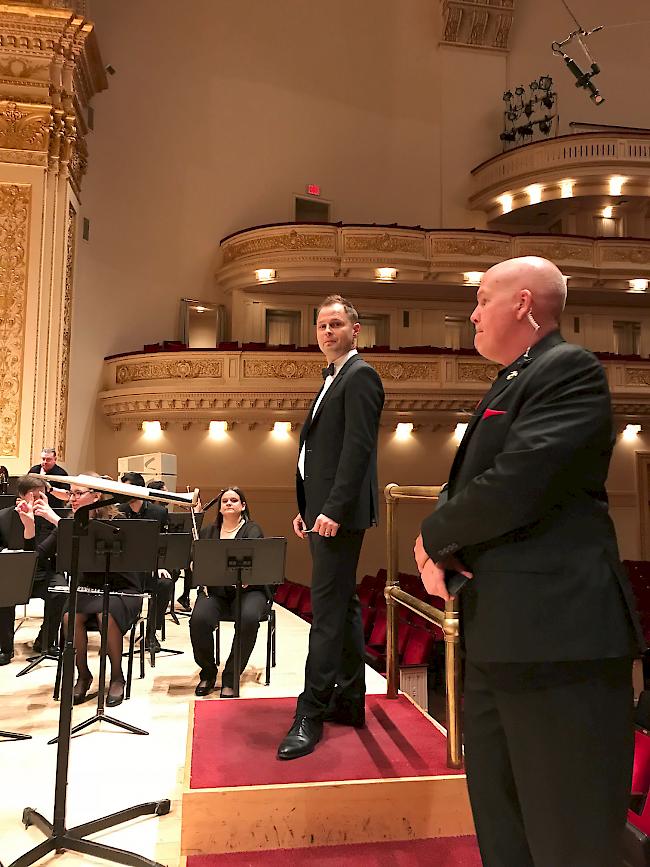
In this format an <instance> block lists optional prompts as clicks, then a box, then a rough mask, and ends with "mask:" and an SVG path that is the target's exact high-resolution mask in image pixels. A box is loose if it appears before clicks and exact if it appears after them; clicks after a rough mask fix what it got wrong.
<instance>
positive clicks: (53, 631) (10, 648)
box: [0, 476, 67, 665]
mask: <svg viewBox="0 0 650 867" xmlns="http://www.w3.org/2000/svg"><path fill="white" fill-rule="evenodd" d="M16 493H17V497H16V506H9V508H7V509H1V510H0V548H11V549H13V550H18V549H21V548H22V549H25V550H28V551H34V550H38V545H39V543H40V542H42V541H43V540H44V539H46V538H47V537H48V536H49V535H50V533H51V531H52V524H54V525H55V526H56V524H58V522H59V517H58V515H57V514H56V513H55V512H54V511H53V510H52V508H51V507H50V505H49V503H48V501H47V495H46V482H45V480H43V479H39V478H36V477H34V476H21V477H20V478H19V479H18V480H17V483H16ZM66 495H67V494H66ZM22 504H28V505H29V508H30V509H31V511H32V513H33V516H34V522H33V523H34V531H33V533H26V532H25V527H24V525H23V522H22V521H21V518H20V509H21V508H22ZM6 577H7V578H9V577H10V576H6ZM2 578H3V579H4V578H5V576H2ZM53 583H55V566H54V558H53V556H52V552H48V553H43V552H40V551H39V558H38V565H37V568H36V575H35V577H34V586H33V589H32V598H35V599H43V600H44V602H45V614H44V618H43V625H42V626H41V629H40V632H39V634H38V636H37V638H36V640H35V641H34V650H35V651H36V652H37V653H40V651H41V650H42V649H44V648H45V647H47V649H48V652H49V653H51V654H55V653H56V652H57V650H58V648H57V633H58V629H59V624H60V622H61V612H62V610H63V601H64V600H63V599H61V598H60V597H59V596H58V595H57V594H50V593H48V589H49V587H51V586H52V584H53ZM15 612H16V609H15V607H14V606H11V607H8V608H0V665H8V664H9V663H10V662H11V659H12V657H13V655H14V619H15ZM48 645H49V646H48Z"/></svg>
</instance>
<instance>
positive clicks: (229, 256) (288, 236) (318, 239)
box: [223, 229, 336, 263]
mask: <svg viewBox="0 0 650 867" xmlns="http://www.w3.org/2000/svg"><path fill="white" fill-rule="evenodd" d="M335 249H336V237H335V235H333V234H331V233H328V234H325V233H316V232H313V233H312V232H309V233H308V232H298V231H296V230H295V229H292V230H291V231H290V232H287V233H284V234H281V235H264V236H262V237H260V238H248V239H247V240H244V241H235V242H233V243H231V242H227V245H226V246H225V247H224V251H223V258H224V262H225V263H228V262H234V261H235V260H236V259H242V258H243V257H244V256H255V255H258V254H260V253H282V252H286V251H291V250H335Z"/></svg>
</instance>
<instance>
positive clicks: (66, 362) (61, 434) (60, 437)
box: [56, 203, 77, 460]
mask: <svg viewBox="0 0 650 867" xmlns="http://www.w3.org/2000/svg"><path fill="white" fill-rule="evenodd" d="M76 241H77V212H76V210H75V209H74V207H73V205H72V203H70V204H69V205H68V231H67V233H66V251H65V288H64V295H63V312H62V320H63V323H62V329H61V379H60V382H59V416H58V420H57V421H58V426H57V440H56V442H57V449H58V453H59V456H60V457H61V460H65V449H66V444H67V420H68V386H69V381H70V336H71V334H72V283H73V280H74V257H75V248H76Z"/></svg>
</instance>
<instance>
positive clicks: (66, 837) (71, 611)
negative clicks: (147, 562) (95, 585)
mask: <svg viewBox="0 0 650 867" xmlns="http://www.w3.org/2000/svg"><path fill="white" fill-rule="evenodd" d="M89 478H90V482H89V483H88V487H91V486H92V482H94V481H95V479H94V478H92V477H89ZM100 481H103V480H100ZM116 502H120V499H119V497H118V498H115V497H112V498H110V499H109V500H107V501H106V502H105V505H112V504H113V503H116ZM91 509H92V505H88V506H81V507H80V508H79V509H77V512H76V514H75V517H74V522H73V533H72V540H71V541H72V552H71V558H70V567H71V568H70V596H69V603H68V615H69V618H70V621H71V622H72V623H74V621H75V616H76V611H77V587H78V584H79V573H80V571H81V570H80V563H79V551H80V541H81V539H84V538H87V535H88V517H89V512H90V511H91ZM147 571H149V570H147ZM74 633H75V630H74V629H69V630H68V633H67V635H66V639H65V645H64V647H63V669H62V671H63V674H62V681H61V683H62V690H61V706H60V711H59V735H58V743H57V760H56V781H55V787H54V810H53V821H52V822H49V821H48V820H47V819H45V818H44V817H43V816H42V815H41V814H40V813H38V812H37V811H36V810H34V809H33V808H31V807H27V808H26V809H25V810H24V811H23V824H24V825H25V827H29V826H30V825H33V826H34V827H36V828H38V829H39V830H41V831H42V832H43V833H44V834H45V835H46V839H45V840H43V842H42V843H39V844H38V845H37V846H35V847H34V848H33V849H31V850H30V851H29V852H26V853H25V854H24V855H21V856H20V857H19V858H17V859H16V860H15V861H12V863H11V864H10V865H8V867H30V865H31V864H34V863H36V862H37V861H40V860H41V859H42V858H44V857H46V856H47V855H50V854H51V853H53V852H56V853H60V852H65V851H68V852H79V853H80V854H82V855H89V856H93V857H95V858H101V859H104V860H106V861H112V862H114V863H117V864H127V865H133V867H164V865H162V864H160V863H159V862H158V861H153V860H151V859H150V858H145V857H144V856H143V855H137V854H136V853H134V852H127V851H126V850H124V849H118V848H117V847H115V846H108V845H106V844H105V843H96V842H94V841H92V840H88V839H86V836H87V835H90V834H97V833H99V832H100V831H105V830H107V829H108V828H112V827H114V826H115V825H118V824H120V823H122V822H128V821H130V820H131V819H135V818H137V817H139V816H145V815H155V816H164V815H166V814H167V813H169V811H170V806H171V805H170V801H169V799H168V798H165V799H163V800H160V801H148V802H147V803H144V804H138V805H137V806H134V807H129V808H127V809H126V810H120V811H119V812H117V813H112V814H111V815H109V816H103V817H101V818H98V819H94V820H92V821H90V822H85V823H84V824H82V825H77V826H75V827H74V828H69V829H68V828H66V800H67V790H68V764H69V755H70V730H71V722H72V692H73V680H74V659H75V646H74ZM0 867H2V865H0Z"/></svg>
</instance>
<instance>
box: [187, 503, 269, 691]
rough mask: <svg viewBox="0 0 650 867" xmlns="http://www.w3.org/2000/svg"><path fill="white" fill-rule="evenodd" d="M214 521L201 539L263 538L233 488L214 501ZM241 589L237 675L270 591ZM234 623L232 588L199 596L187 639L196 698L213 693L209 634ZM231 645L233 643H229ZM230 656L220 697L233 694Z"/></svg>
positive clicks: (214, 676) (252, 644) (213, 667)
mask: <svg viewBox="0 0 650 867" xmlns="http://www.w3.org/2000/svg"><path fill="white" fill-rule="evenodd" d="M217 509H218V512H217V517H216V520H215V522H214V524H212V525H211V526H209V527H204V528H203V529H202V530H201V538H202V539H261V538H262V537H263V536H264V533H263V532H262V528H261V527H260V526H259V524H256V523H255V522H254V521H251V519H250V512H249V510H248V505H247V503H246V497H245V496H244V494H243V492H242V491H241V490H240V489H239V488H236V487H232V488H226V490H225V491H222V492H221V494H220V495H219V499H218V500H217ZM243 586H244V592H243V593H242V605H241V671H243V670H244V669H245V668H246V663H247V662H248V660H249V659H250V655H251V653H252V652H253V647H255V639H256V638H257V631H258V629H259V625H260V619H261V618H262V617H263V616H264V613H265V611H266V610H267V608H268V606H269V605H270V604H271V601H272V600H273V596H272V593H271V590H270V588H268V587H266V586H263V587H260V586H259V585H257V586H255V587H248V586H247V585H246V584H244V585H243ZM225 617H227V618H229V619H231V620H234V617H235V588H234V587H209V588H208V595H207V596H205V595H204V594H202V593H200V594H199V595H198V596H197V599H196V603H195V605H194V610H193V611H192V616H191V617H190V638H191V639H192V650H193V651H194V659H195V660H196V664H197V665H198V666H199V667H200V669H201V679H200V680H199V684H198V686H197V687H196V690H195V693H196V695H199V696H201V695H208V694H209V693H210V692H212V690H213V689H214V685H215V682H216V680H217V663H216V661H215V654H214V638H213V632H214V630H215V628H216V626H217V623H218V622H219V621H220V620H221V619H222V618H225ZM233 644H234V641H233ZM234 667H235V660H234V653H233V650H232V649H231V651H230V656H229V657H228V661H227V662H226V665H225V667H224V670H223V674H222V676H221V697H222V698H231V697H232V696H233V694H234V692H233V687H234V684H235V677H239V675H240V674H241V671H238V672H235V671H234Z"/></svg>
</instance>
